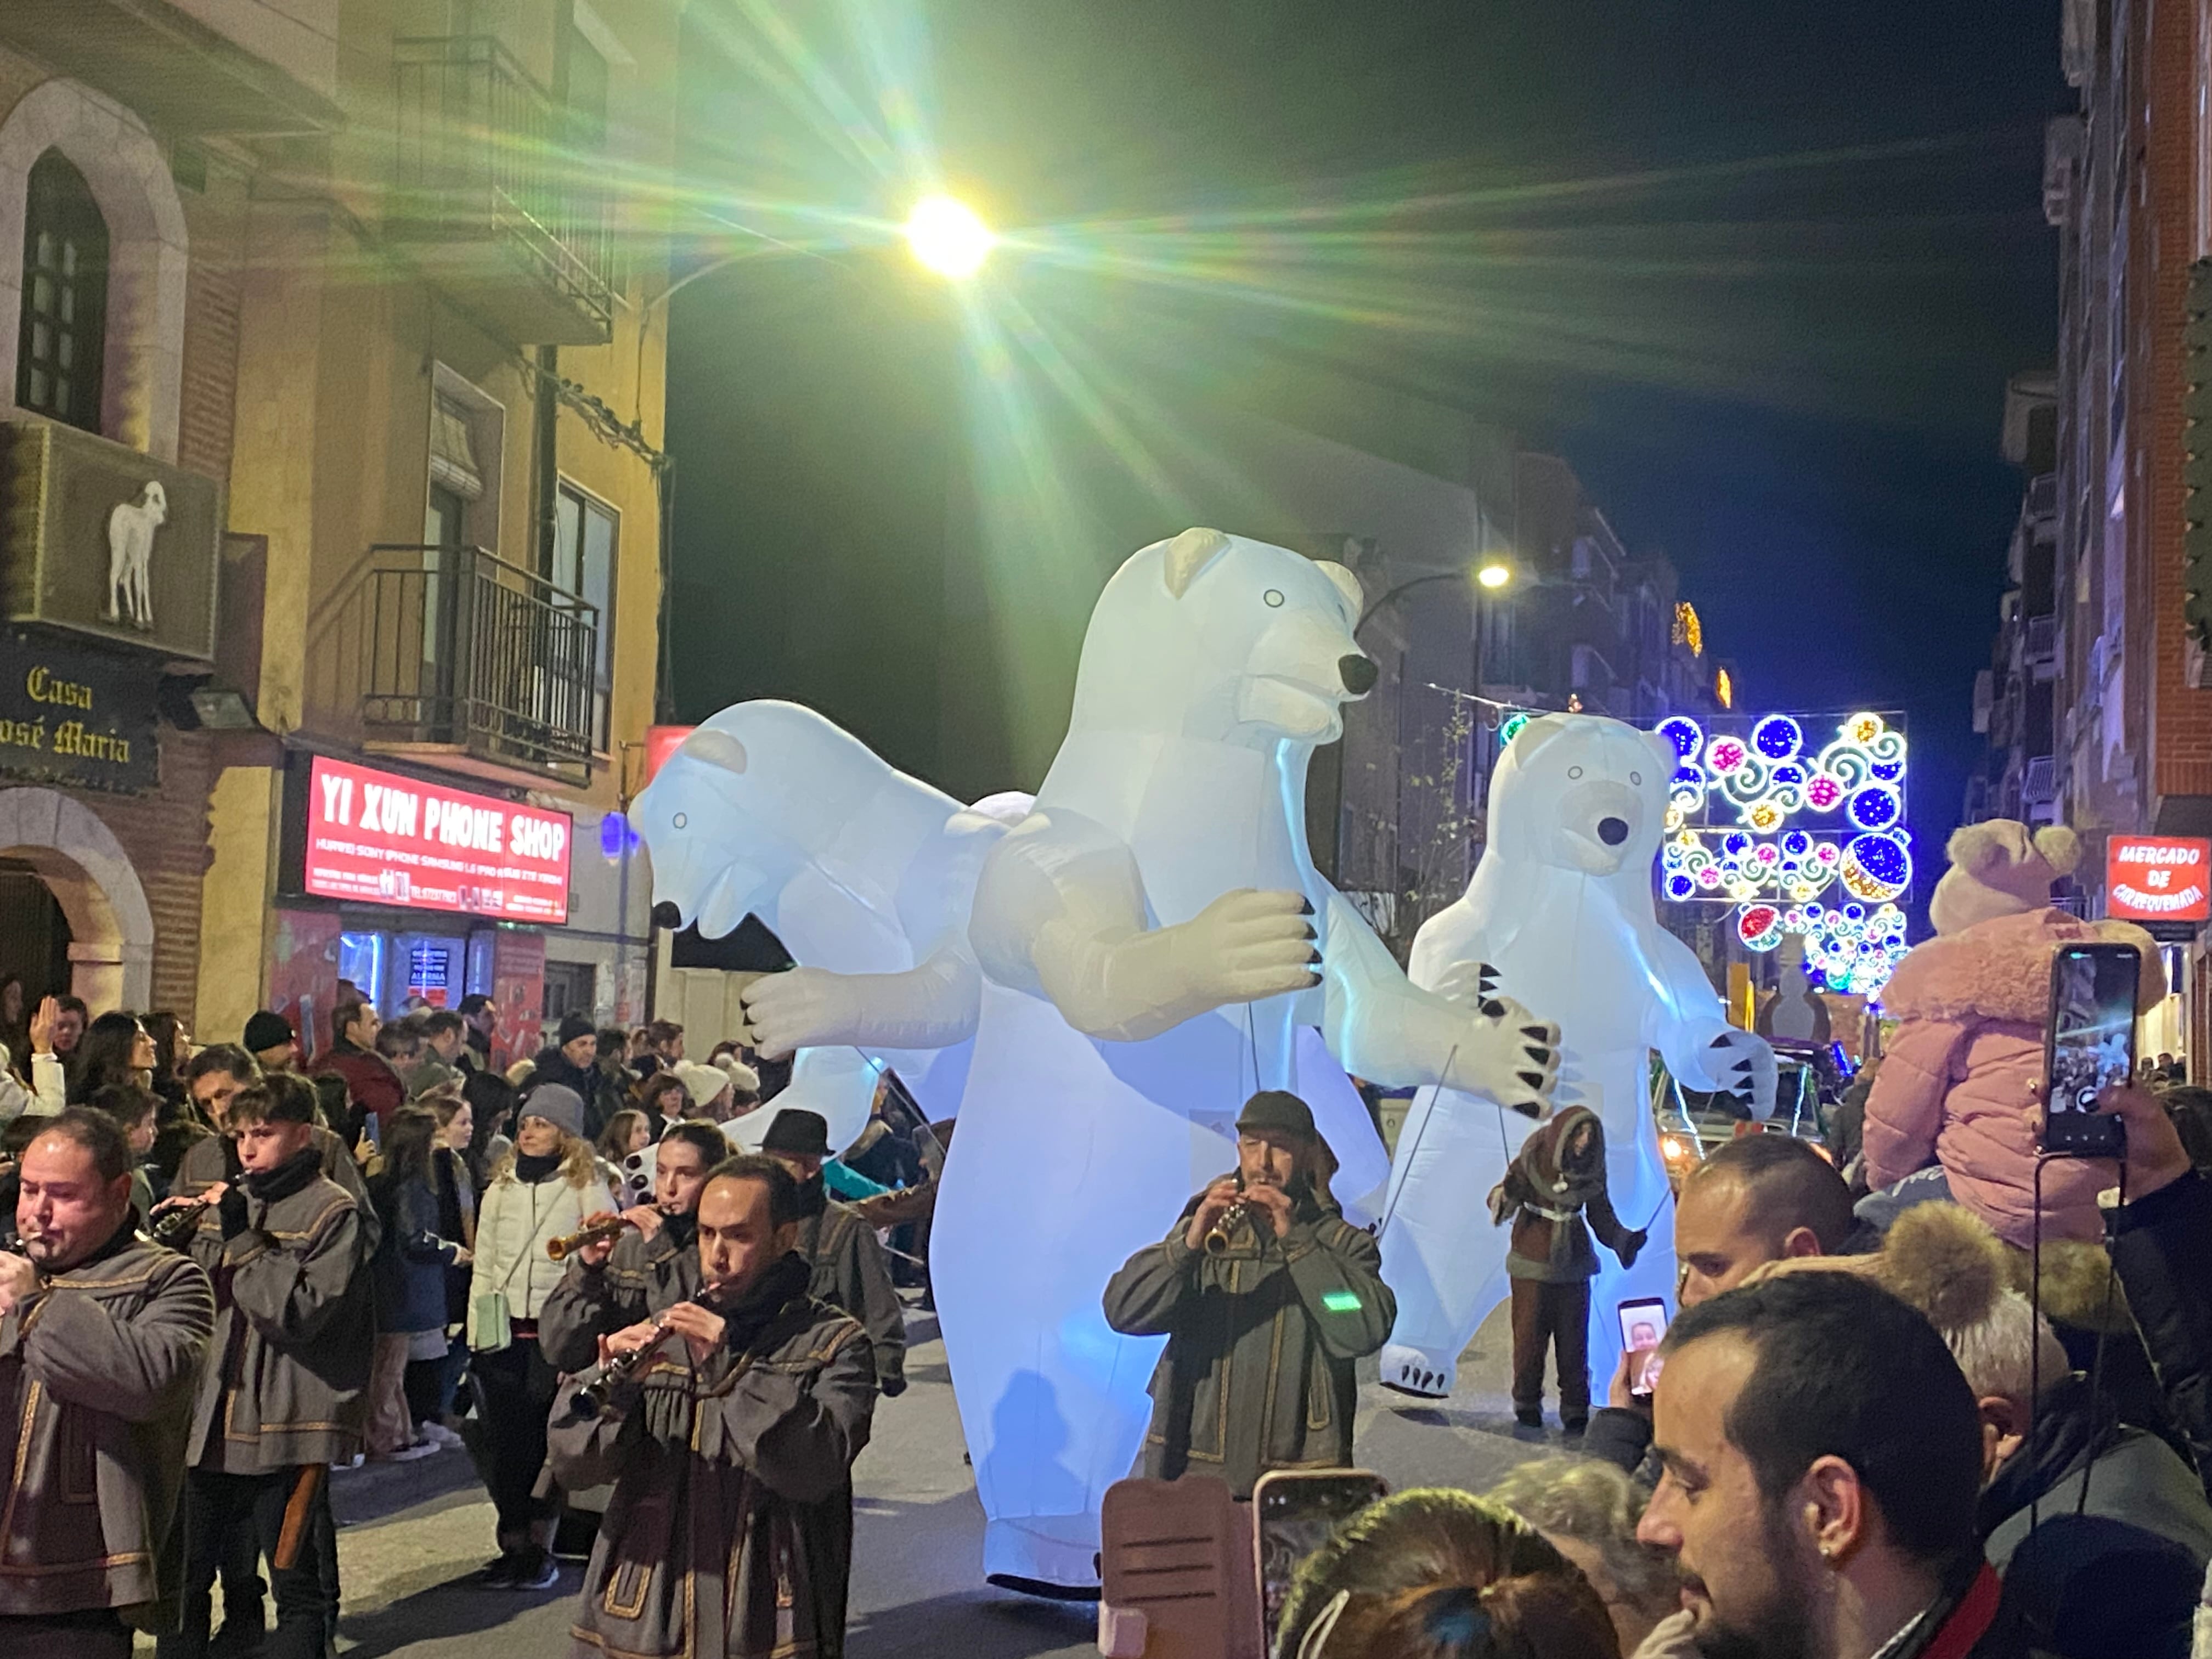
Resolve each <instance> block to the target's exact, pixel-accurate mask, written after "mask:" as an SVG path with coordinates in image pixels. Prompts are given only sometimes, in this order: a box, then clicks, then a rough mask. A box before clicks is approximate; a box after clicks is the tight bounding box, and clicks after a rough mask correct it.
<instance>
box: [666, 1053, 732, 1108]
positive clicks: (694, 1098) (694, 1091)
mask: <svg viewBox="0 0 2212 1659" xmlns="http://www.w3.org/2000/svg"><path fill="white" fill-rule="evenodd" d="M675 1070H676V1079H677V1081H678V1082H679V1083H681V1084H682V1085H684V1093H685V1094H687V1095H689V1096H690V1097H691V1103H692V1104H693V1105H694V1106H704V1105H706V1104H708V1103H709V1102H710V1101H712V1100H713V1099H714V1097H715V1096H716V1095H719V1094H720V1093H721V1092H722V1091H723V1090H725V1089H726V1088H728V1087H729V1086H730V1077H729V1073H726V1072H725V1071H723V1070H722V1069H721V1067H720V1066H702V1065H700V1064H699V1063H698V1062H697V1061H696V1060H678V1061H677V1062H676V1067H675Z"/></svg>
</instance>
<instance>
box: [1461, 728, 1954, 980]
mask: <svg viewBox="0 0 2212 1659" xmlns="http://www.w3.org/2000/svg"><path fill="white" fill-rule="evenodd" d="M1429 689H1430V690H1433V691H1440V692H1443V693H1444V694H1445V695H1447V696H1452V697H1456V698H1458V699H1461V700H1462V701H1463V702H1473V703H1477V704H1480V705H1481V706H1482V707H1484V708H1488V709H1492V710H1495V711H1496V713H1497V715H1498V726H1497V730H1498V744H1499V746H1500V747H1501V748H1503V747H1504V745H1506V744H1510V743H1511V742H1512V741H1513V738H1514V737H1515V735H1516V733H1518V732H1520V730H1521V728H1522V727H1523V726H1526V725H1527V724H1528V722H1529V721H1530V720H1533V719H1534V718H1536V717H1537V716H1538V715H1540V714H1545V713H1547V712H1553V711H1547V710H1544V709H1535V708H1528V706H1527V705H1525V704H1518V703H1510V702H1500V701H1498V699H1496V698H1494V697H1486V696H1480V694H1478V693H1475V692H1471V691H1461V690H1456V689H1455V688H1453V687H1450V686H1443V685H1433V684H1432V685H1431V687H1430V688H1429ZM1657 730H1658V732H1659V733H1660V734H1661V735H1662V736H1663V737H1665V738H1667V739H1668V741H1669V742H1670V743H1671V744H1673V745H1674V753H1675V757H1676V761H1677V765H1676V768H1675V771H1674V777H1673V779H1672V781H1670V783H1669V785H1668V803H1667V814H1666V820H1665V825H1664V838H1663V839H1662V842H1661V844H1660V856H1659V888H1660V892H1661V894H1662V896H1664V897H1666V898H1668V899H1669V900H1672V901H1674V902H1676V903H1688V902H1700V901H1702V902H1720V903H1729V904H1734V905H1735V906H1737V907H1738V908H1737V913H1736V918H1735V922H1736V936H1737V938H1738V939H1741V940H1742V942H1743V944H1744V945H1745V946H1746V947H1747V948H1748V949H1751V950H1753V951H1772V950H1776V949H1778V948H1779V946H1780V945H1781V944H1782V941H1783V940H1784V938H1786V937H1788V936H1789V935H1791V934H1801V935H1802V936H1803V938H1804V940H1805V966H1806V971H1807V972H1808V974H1810V975H1813V976H1814V978H1815V979H1817V980H1818V981H1820V984H1821V985H1823V986H1824V987H1826V988H1827V989H1830V990H1834V991H1844V992H1851V993H1855V994H1860V995H1863V996H1868V997H1875V996H1878V995H1879V994H1880V993H1881V987H1883V986H1884V985H1885V984H1887V982H1888V980H1889V976H1890V974H1891V973H1892V972H1893V970H1894V969H1895V968H1896V966H1897V963H1898V962H1899V960H1900V959H1901V958H1902V957H1903V956H1904V954H1905V949H1906V946H1905V916H1904V913H1903V912H1902V911H1901V910H1899V908H1898V907H1897V906H1896V905H1895V904H1894V903H1893V902H1891V901H1893V900H1894V899H1897V898H1899V896H1902V895H1903V894H1904V893H1905V890H1907V889H1908V888H1910V887H1911V884H1912V851H1911V847H1912V838H1911V831H1910V830H1909V829H1906V827H1905V766H1906V748H1905V734H1904V733H1903V732H1900V731H1899V730H1897V729H1896V728H1895V727H1893V726H1891V725H1890V724H1889V722H1888V721H1887V720H1885V719H1884V718H1883V717H1882V716H1881V715H1880V714H1874V713H1871V712H1861V713H1857V714H1850V715H1848V716H1846V717H1845V718H1844V719H1843V720H1841V721H1840V722H1839V723H1838V725H1837V726H1836V728H1835V736H1834V737H1833V738H1831V739H1830V740H1829V741H1828V742H1826V743H1825V744H1822V745H1821V746H1820V748H1819V749H1818V750H1816V751H1812V752H1808V740H1807V736H1806V729H1805V719H1804V718H1803V717H1800V716H1797V715H1792V714H1767V715H1764V716H1762V717H1761V718H1759V720H1755V721H1753V723H1752V725H1751V727H1750V729H1749V731H1748V732H1745V733H1743V734H1742V735H1737V734H1736V733H1734V732H1716V733H1712V734H1710V735H1709V734H1708V733H1707V732H1705V729H1704V728H1703V727H1702V726H1699V724H1698V722H1697V721H1696V720H1692V719H1691V718H1690V717H1689V716H1688V715H1686V714H1676V715H1674V716H1671V717H1670V718H1668V719H1667V720H1662V721H1661V722H1660V723H1659V726H1658V727H1657ZM1716 817H1717V818H1720V819H1721V820H1722V822H1719V823H1716V822H1714V820H1715V818H1716ZM1730 820H1732V821H1730ZM1832 890H1835V891H1838V892H1839V896H1841V897H1842V898H1843V900H1844V902H1842V903H1840V904H1837V903H1830V904H1826V905H1824V904H1822V903H1821V902H1820V900H1821V899H1822V898H1824V897H1826V896H1829V895H1830V894H1831V892H1832Z"/></svg>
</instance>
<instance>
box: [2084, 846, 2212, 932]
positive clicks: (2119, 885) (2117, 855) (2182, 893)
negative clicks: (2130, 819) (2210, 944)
mask: <svg viewBox="0 0 2212 1659" xmlns="http://www.w3.org/2000/svg"><path fill="white" fill-rule="evenodd" d="M2105 912H2106V915H2112V916H2118V917H2119V918H2120V919H2121V920H2122V921H2208V920H2212V841H2197V840H2192V839H2190V838H2188V837H2186V836H2112V837H2111V838H2109V839H2108V840H2107V841H2106V842H2105Z"/></svg>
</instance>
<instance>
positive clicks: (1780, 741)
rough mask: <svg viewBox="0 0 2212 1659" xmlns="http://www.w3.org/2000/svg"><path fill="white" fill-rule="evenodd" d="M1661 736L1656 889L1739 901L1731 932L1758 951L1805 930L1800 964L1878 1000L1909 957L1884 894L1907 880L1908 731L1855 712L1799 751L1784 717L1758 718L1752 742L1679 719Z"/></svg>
mask: <svg viewBox="0 0 2212 1659" xmlns="http://www.w3.org/2000/svg"><path fill="white" fill-rule="evenodd" d="M1659 731H1660V732H1661V734H1662V735H1663V736H1664V737H1666V738H1668V741H1670V742H1671V743H1673V744H1674V752H1675V755H1676V756H1677V757H1678V762H1677V764H1676V767H1675V771H1674V782H1673V784H1672V786H1671V787H1670V788H1669V790H1668V803H1667V823H1666V838H1665V840H1664V841H1663V842H1662V844H1661V848H1660V857H1659V890H1660V891H1661V893H1662V895H1663V896H1666V897H1667V898H1669V899H1672V900H1674V901H1675V902H1678V903H1683V902H1698V901H1706V902H1723V903H1732V904H1735V905H1736V906H1738V907H1739V908H1738V910H1737V914H1736V936H1737V937H1738V938H1739V939H1741V940H1742V941H1743V942H1744V944H1745V945H1747V946H1748V947H1749V948H1751V949H1752V950H1754V951H1771V950H1774V949H1775V948H1777V947H1778V945H1780V944H1781V943H1782V941H1783V939H1784V937H1785V936H1786V935H1788V934H1790V933H1797V934H1802V936H1803V938H1804V940H1805V966H1806V969H1807V971H1808V973H1810V974H1812V975H1814V976H1815V977H1816V978H1817V979H1819V980H1820V982H1821V983H1822V984H1823V985H1825V986H1826V987H1827V988H1829V989H1830V990H1835V991H1849V992H1855V993H1857V994H1860V995H1863V996H1869V997H1872V996H1877V995H1879V994H1880V992H1881V987H1883V986H1884V985H1886V984H1887V982H1888V981H1889V976H1890V974H1891V972H1892V971H1893V969H1895V968H1896V966H1897V963H1898V962H1899V960H1900V959H1901V958H1902V957H1904V955H1905V917H1904V915H1903V913H1902V912H1901V911H1899V909H1898V908H1897V907H1896V905H1894V904H1893V903H1892V902H1890V901H1891V900H1893V899H1894V898H1896V897H1897V896H1899V895H1900V894H1901V893H1903V892H1904V891H1905V890H1906V889H1907V888H1908V887H1910V886H1911V884H1912V851H1911V847H1912V839H1911V832H1910V831H1908V830H1907V829H1905V734H1904V733H1903V732H1899V731H1896V730H1894V729H1893V728H1892V727H1891V726H1889V724H1888V723H1887V721H1885V720H1883V719H1882V717H1881V715H1879V714H1853V715H1852V716H1851V717H1850V719H1848V720H1844V722H1843V723H1842V724H1841V725H1840V726H1838V727H1837V728H1836V735H1835V737H1834V738H1833V739H1832V741H1830V742H1829V743H1828V744H1826V746H1824V747H1823V748H1822V749H1821V750H1820V752H1819V753H1818V754H1808V753H1807V752H1806V747H1805V729H1804V727H1803V726H1802V725H1801V724H1800V723H1799V722H1798V721H1797V720H1795V719H1793V718H1792V717H1791V716H1790V715H1788V714H1768V715H1766V716H1765V718H1763V719H1761V720H1759V721H1758V722H1757V723H1756V724H1754V725H1753V726H1752V728H1751V732H1750V735H1749V736H1748V737H1736V736H1733V735H1729V734H1725V733H1716V734H1714V735H1712V736H1711V737H1708V736H1707V735H1706V733H1705V731H1704V730H1703V729H1702V728H1701V727H1700V726H1699V725H1698V723H1697V722H1696V721H1695V720H1692V719H1690V718H1689V717H1688V716H1687V715H1686V714H1677V715H1674V717H1673V718H1672V719H1669V720H1662V721H1661V722H1660V725H1659ZM1832 890H1833V891H1832ZM1824 896H1826V897H1827V898H1829V899H1830V900H1831V902H1830V903H1828V904H1826V905H1823V904H1822V903H1821V902H1820V900H1821V899H1822V898H1823V897H1824ZM1836 900H1841V901H1842V902H1833V901H1836Z"/></svg>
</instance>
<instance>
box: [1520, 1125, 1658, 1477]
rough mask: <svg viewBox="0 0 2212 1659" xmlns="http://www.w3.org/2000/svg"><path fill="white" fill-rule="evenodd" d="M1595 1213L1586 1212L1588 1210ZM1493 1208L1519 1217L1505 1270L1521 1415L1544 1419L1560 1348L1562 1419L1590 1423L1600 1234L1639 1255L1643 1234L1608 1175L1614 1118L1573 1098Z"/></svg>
mask: <svg viewBox="0 0 2212 1659" xmlns="http://www.w3.org/2000/svg"><path fill="white" fill-rule="evenodd" d="M1585 1216H1587V1217H1588V1220H1587V1221H1585V1220H1584V1217H1585ZM1490 1217H1491V1219H1492V1221H1494V1222H1496V1223H1497V1224H1498V1225H1499V1226H1501V1227H1502V1226H1504V1225H1506V1224H1507V1223H1508V1222H1509V1221H1510V1223H1511V1224H1512V1225H1513V1236H1512V1243H1511V1244H1510V1246H1509V1247H1508V1249H1507V1252H1506V1256H1505V1272H1506V1274H1507V1276H1508V1277H1509V1278H1510V1279H1511V1280H1512V1284H1513V1415H1514V1417H1515V1418H1516V1419H1517V1420H1518V1421H1519V1422H1520V1423H1521V1425H1522V1426H1523V1427H1524V1428H1531V1429H1534V1428H1541V1426H1542V1425H1543V1422H1544V1358H1545V1354H1546V1352H1547V1350H1551V1351H1553V1352H1556V1353H1557V1356H1558V1368H1559V1420H1560V1422H1561V1424H1562V1425H1564V1426H1565V1429H1566V1431H1567V1432H1568V1433H1569V1434H1580V1433H1581V1432H1582V1431H1583V1429H1585V1428H1587V1427H1588V1426H1589V1413H1590V1402H1589V1312H1590V1291H1589V1282H1590V1280H1591V1279H1592V1278H1594V1277H1595V1275H1596V1273H1597V1251H1596V1250H1595V1249H1594V1248H1592V1246H1591V1243H1590V1234H1591V1233H1592V1232H1595V1233H1596V1235H1597V1237H1598V1242H1599V1243H1601V1244H1603V1245H1604V1246H1605V1247H1606V1249H1608V1250H1611V1251H1612V1252H1613V1254H1614V1255H1617V1256H1619V1257H1620V1265H1621V1266H1622V1267H1634V1266H1635V1265H1636V1257H1637V1254H1638V1251H1640V1250H1642V1249H1643V1248H1644V1237H1645V1236H1644V1234H1643V1233H1640V1232H1632V1231H1629V1230H1628V1229H1627V1228H1626V1227H1624V1226H1622V1225H1620V1219H1619V1218H1617V1217H1615V1216H1614V1214H1613V1200H1612V1199H1611V1198H1610V1197H1608V1196H1607V1193H1606V1184H1605V1126H1604V1124H1602V1123H1601V1122H1600V1121H1598V1115H1597V1114H1596V1113H1595V1112H1593V1111H1591V1110H1590V1109H1589V1108H1588V1107H1586V1106H1569V1107H1567V1108H1565V1109H1563V1110H1562V1111H1560V1112H1559V1114H1558V1115H1556V1116H1554V1117H1553V1118H1551V1119H1549V1120H1548V1121H1546V1122H1544V1123H1542V1124H1540V1125H1539V1126H1537V1127H1536V1128H1535V1129H1534V1130H1533V1131H1532V1132H1531V1133H1529V1136H1528V1139H1526V1140H1524V1141H1523V1142H1522V1143H1521V1150H1520V1152H1518V1153H1517V1154H1516V1156H1515V1158H1514V1159H1513V1162H1512V1163H1511V1164H1510V1165H1508V1166H1507V1168H1506V1171H1505V1179H1504V1180H1503V1181H1501V1182H1498V1185H1497V1186H1495V1187H1493V1188H1491V1191H1490Z"/></svg>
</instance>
